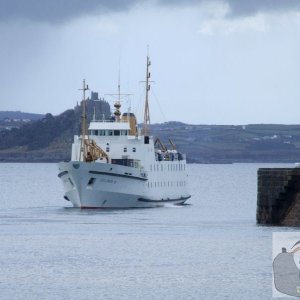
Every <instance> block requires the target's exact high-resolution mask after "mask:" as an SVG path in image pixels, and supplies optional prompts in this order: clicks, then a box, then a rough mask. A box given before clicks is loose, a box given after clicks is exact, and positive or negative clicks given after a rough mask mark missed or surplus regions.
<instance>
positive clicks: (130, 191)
mask: <svg viewBox="0 0 300 300" xmlns="http://www.w3.org/2000/svg"><path fill="white" fill-rule="evenodd" d="M156 175H157V174H156ZM58 177H59V178H60V179H61V180H62V182H63V186H64V190H65V199H66V200H69V201H71V203H72V204H73V206H74V207H78V208H146V207H157V206H163V205H165V204H166V203H173V204H183V203H184V202H185V201H186V200H187V199H188V198H190V196H189V194H188V193H187V191H184V190H182V188H181V189H178V191H176V189H174V188H173V187H172V188H171V187H170V188H164V187H157V189H151V188H150V185H149V183H148V178H147V175H146V174H145V173H141V172H140V170H139V169H137V168H134V167H128V166H122V165H116V164H106V163H99V162H93V163H89V162H77V161H71V162H67V163H59V174H58ZM151 186H152V185H151Z"/></svg>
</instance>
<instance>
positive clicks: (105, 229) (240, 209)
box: [0, 163, 293, 300]
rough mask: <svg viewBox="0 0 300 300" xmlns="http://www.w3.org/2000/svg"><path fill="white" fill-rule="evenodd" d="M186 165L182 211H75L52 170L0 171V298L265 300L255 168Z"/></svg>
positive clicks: (19, 167)
mask: <svg viewBox="0 0 300 300" xmlns="http://www.w3.org/2000/svg"><path fill="white" fill-rule="evenodd" d="M275 166H276V167H280V166H285V167H287V166H290V165H278V164H277V165H274V164H273V165H271V164H232V165H196V164H193V165H188V169H189V185H190V192H191V194H192V198H191V199H189V200H188V202H187V204H188V205H184V206H172V205H167V206H165V207H162V208H152V209H127V210H80V209H74V208H72V207H71V205H70V203H69V202H67V201H65V200H64V199H63V195H64V193H63V188H62V185H61V183H60V181H59V179H58V178H57V173H58V171H57V166H56V165H55V164H17V163H16V164H10V163H5V164H0V184H1V193H0V299H1V300H4V299H5V300H6V299H7V300H11V299H22V300H25V299H51V300H52V299H270V298H271V297H272V232H273V231H287V230H293V229H287V228H278V227H277V228H276V227H265V226H257V225H256V220H255V215H256V199H257V169H258V168H259V167H275Z"/></svg>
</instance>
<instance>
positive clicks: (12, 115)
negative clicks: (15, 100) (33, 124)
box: [0, 111, 44, 121]
mask: <svg viewBox="0 0 300 300" xmlns="http://www.w3.org/2000/svg"><path fill="white" fill-rule="evenodd" d="M43 117H44V115H41V114H32V113H25V112H21V111H0V121H1V120H5V119H19V120H31V121H35V120H39V119H42V118H43Z"/></svg>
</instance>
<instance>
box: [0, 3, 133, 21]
mask: <svg viewBox="0 0 300 300" xmlns="http://www.w3.org/2000/svg"><path fill="white" fill-rule="evenodd" d="M135 2H136V0H126V1H124V0H111V1H109V0H106V1H103V0H0V21H7V20H13V19H25V20H31V21H38V22H39V21H42V22H49V23H56V22H64V21H67V20H69V19H72V18H76V17H78V16H81V15H87V14H88V15H90V14H103V13H107V12H110V11H122V10H126V9H128V8H129V7H131V5H132V4H134V3H135Z"/></svg>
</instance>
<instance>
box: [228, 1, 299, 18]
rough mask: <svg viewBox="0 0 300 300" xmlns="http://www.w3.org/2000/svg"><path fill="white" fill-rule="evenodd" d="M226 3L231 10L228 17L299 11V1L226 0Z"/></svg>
mask: <svg viewBox="0 0 300 300" xmlns="http://www.w3.org/2000/svg"><path fill="white" fill-rule="evenodd" d="M227 2H228V4H229V5H230V8H231V14H230V16H244V15H253V14H256V13H258V12H282V11H292V10H294V11H298V10H300V1H299V0H245V1H244V0H228V1H227Z"/></svg>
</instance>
